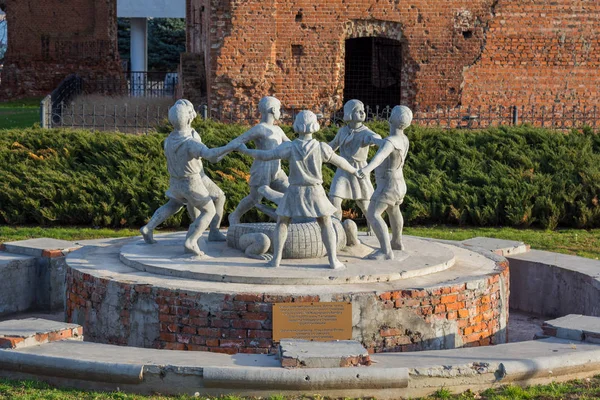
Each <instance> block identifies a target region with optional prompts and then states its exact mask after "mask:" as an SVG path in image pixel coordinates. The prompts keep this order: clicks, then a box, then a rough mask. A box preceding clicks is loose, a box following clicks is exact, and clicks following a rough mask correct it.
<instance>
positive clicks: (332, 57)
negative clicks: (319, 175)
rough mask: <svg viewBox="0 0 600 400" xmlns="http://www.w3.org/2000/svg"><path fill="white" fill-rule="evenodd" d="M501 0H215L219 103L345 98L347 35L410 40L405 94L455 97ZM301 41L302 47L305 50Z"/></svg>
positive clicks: (213, 50) (213, 68)
mask: <svg viewBox="0 0 600 400" xmlns="http://www.w3.org/2000/svg"><path fill="white" fill-rule="evenodd" d="M493 5H494V1H493V0H476V1H470V2H465V1H462V0H449V1H446V2H444V6H443V7H440V6H439V3H438V2H437V1H431V0H420V1H411V2H399V1H392V0H386V1H375V0H370V1H364V0H349V1H345V2H343V3H340V2H319V3H318V4H317V3H315V2H311V1H307V0H287V1H285V0H270V1H247V2H239V1H219V2H217V1H211V2H210V10H209V11H210V12H205V18H207V20H206V23H207V24H208V23H210V31H209V32H210V33H209V34H210V38H209V41H210V57H209V59H210V64H209V87H208V91H209V98H210V100H211V106H213V107H214V106H215V105H216V104H222V105H225V106H227V105H228V104H230V103H234V104H235V103H247V102H249V101H251V102H254V103H256V102H257V101H258V99H259V98H260V97H261V96H263V95H265V94H267V93H268V94H273V95H275V96H277V97H279V98H280V99H281V100H282V101H283V103H284V104H285V105H286V106H289V107H291V106H295V107H309V106H321V105H329V106H339V105H340V104H341V101H342V96H343V86H344V52H345V47H344V44H345V39H349V38H356V37H367V36H382V37H387V38H390V39H397V40H399V41H400V42H401V43H402V46H403V47H402V53H403V65H402V71H401V77H402V87H403V88H402V92H401V98H402V102H403V103H405V104H409V105H412V106H414V105H419V106H428V105H433V104H442V105H456V104H457V103H458V102H459V101H460V90H461V83H462V81H463V77H462V71H463V69H464V68H466V67H468V66H469V65H471V64H473V63H474V62H475V61H476V60H477V59H478V58H479V57H480V56H481V49H482V47H483V45H484V36H485V35H484V34H485V29H486V27H487V23H488V21H489V19H490V17H491V15H492V9H493ZM293 46H302V49H301V55H298V54H299V53H298V52H296V53H294V54H293V50H292V48H293Z"/></svg>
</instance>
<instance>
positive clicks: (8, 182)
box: [0, 121, 600, 229]
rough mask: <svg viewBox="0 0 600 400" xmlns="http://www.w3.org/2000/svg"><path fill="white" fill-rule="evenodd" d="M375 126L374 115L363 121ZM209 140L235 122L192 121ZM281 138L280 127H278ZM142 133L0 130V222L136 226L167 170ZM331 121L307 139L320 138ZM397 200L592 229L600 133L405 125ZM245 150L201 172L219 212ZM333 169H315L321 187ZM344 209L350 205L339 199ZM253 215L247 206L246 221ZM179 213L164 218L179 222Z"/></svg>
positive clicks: (466, 218)
mask: <svg viewBox="0 0 600 400" xmlns="http://www.w3.org/2000/svg"><path fill="white" fill-rule="evenodd" d="M371 128H372V129H373V130H375V131H377V132H378V133H380V134H382V135H384V136H385V135H386V134H387V129H388V127H387V124H386V123H374V124H371ZM196 129H197V130H198V132H199V133H200V134H201V135H202V138H203V141H204V142H205V143H206V144H207V145H208V146H209V147H215V146H223V145H225V144H227V143H228V142H229V141H230V140H231V139H233V138H234V137H236V136H238V135H239V134H241V133H242V132H244V131H245V130H246V129H247V127H244V126H240V125H224V124H219V123H215V122H211V121H207V122H204V121H197V122H196ZM284 130H285V131H286V133H287V134H288V135H289V136H290V137H292V132H291V130H290V128H289V127H284ZM160 131H161V132H159V133H156V134H151V135H148V136H132V135H123V134H117V133H91V132H87V131H70V130H50V131H45V130H40V129H28V130H12V131H3V132H1V133H0V223H3V224H39V225H93V226H102V227H130V226H141V225H143V224H144V223H145V222H146V221H147V220H148V219H149V218H150V217H151V215H152V213H153V212H154V210H155V209H156V208H157V207H159V206H160V205H162V204H163V203H164V202H165V200H166V199H165V196H164V193H165V191H166V190H167V187H168V173H167V170H166V161H165V158H164V155H163V150H162V142H163V141H164V138H165V137H166V134H167V132H168V131H169V127H168V126H164V127H162V128H161V129H160ZM335 132H336V129H335V128H324V129H323V130H322V131H321V132H319V133H318V134H317V136H316V137H317V139H319V140H323V141H329V140H331V139H332V138H333V136H334V135H335ZM407 134H408V136H409V139H410V141H411V149H410V151H409V156H408V160H407V163H406V166H405V176H406V179H407V184H408V195H407V198H406V200H405V203H404V205H403V206H402V210H403V213H404V215H405V219H406V221H407V223H412V224H415V223H418V224H429V223H443V224H461V225H476V226H500V225H502V226H515V227H519V226H520V227H527V226H532V225H533V226H538V227H543V228H549V229H554V228H556V227H558V226H565V227H567V226H568V227H578V228H592V227H600V205H599V204H598V203H599V201H598V195H599V193H600V137H598V136H597V135H595V134H593V133H592V132H590V131H587V130H584V131H581V132H571V133H569V134H564V133H560V132H554V131H549V130H542V129H537V128H532V127H528V126H523V127H517V128H497V129H488V130H484V131H465V130H456V131H444V130H437V129H431V128H418V127H411V128H409V130H408V131H407ZM250 164H251V159H250V158H248V157H247V156H244V155H241V154H239V153H232V154H231V155H229V156H228V157H226V158H225V159H224V160H223V161H221V162H220V163H218V164H215V165H213V164H210V163H205V167H206V170H207V174H208V175H210V176H211V178H213V180H214V181H215V182H216V183H217V184H218V185H219V186H220V187H221V188H222V189H223V190H224V191H225V193H226V195H227V204H226V212H227V213H229V212H231V211H232V210H233V208H234V207H235V205H236V204H237V203H238V202H239V201H240V200H241V199H242V198H243V197H244V196H245V195H247V193H248V190H249V188H248V184H247V179H248V178H249V176H248V170H249V166H250ZM333 172H334V169H333V168H331V167H329V166H327V167H325V169H324V178H325V187H326V189H327V188H328V187H329V184H330V182H331V178H332V177H333ZM348 205H349V206H350V207H352V206H353V205H352V204H351V203H349V204H348ZM262 218H264V216H262V215H260V214H259V213H258V212H256V211H253V212H251V213H249V214H247V216H246V219H247V220H260V219H262ZM187 223H188V220H187V216H186V215H185V213H184V212H181V213H179V214H178V215H176V216H175V217H173V218H171V219H170V220H169V221H167V225H168V226H171V227H178V226H180V225H182V224H187Z"/></svg>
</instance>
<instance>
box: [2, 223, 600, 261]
mask: <svg viewBox="0 0 600 400" xmlns="http://www.w3.org/2000/svg"><path fill="white" fill-rule="evenodd" d="M160 232H161V231H157V233H160ZM162 232H164V231H162ZM404 233H405V234H406V235H412V236H421V237H430V238H436V239H447V240H465V239H470V238H473V237H477V236H484V237H492V238H499V239H508V240H518V241H522V242H525V243H527V244H529V245H531V247H532V248H534V249H537V250H548V251H553V252H557V253H565V254H571V255H578V256H581V257H588V258H593V259H598V258H600V229H594V230H588V231H586V230H581V229H564V230H557V231H544V230H536V229H514V228H459V227H456V226H430V227H407V228H406V229H405V230H404ZM136 235H139V232H138V230H137V229H119V230H113V229H93V228H79V227H60V228H43V227H12V226H0V243H2V242H11V241H15V240H23V239H30V238H39V237H49V238H54V239H63V240H71V241H74V240H83V239H97V238H115V237H125V236H136Z"/></svg>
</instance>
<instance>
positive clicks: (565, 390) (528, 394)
mask: <svg viewBox="0 0 600 400" xmlns="http://www.w3.org/2000/svg"><path fill="white" fill-rule="evenodd" d="M599 397H600V376H596V377H594V378H591V379H585V380H576V381H570V382H565V383H551V384H549V385H542V386H532V387H528V388H521V387H519V386H504V387H499V388H496V389H489V390H486V391H484V392H481V393H474V392H470V391H468V392H465V393H462V394H458V395H453V394H451V393H450V392H449V391H447V390H445V389H440V390H438V391H437V392H436V393H435V395H433V396H430V397H427V398H426V399H427V400H434V399H436V400H437V399H450V400H463V399H464V400H466V399H482V400H520V399H539V400H542V399H543V400H554V399H556V400H558V399H565V400H567V399H581V400H583V399H597V398H599ZM194 398H198V397H191V396H178V397H166V396H158V395H157V396H140V395H131V394H125V393H122V392H116V393H97V392H82V391H77V390H59V389H56V388H53V387H51V386H49V385H47V384H45V383H42V382H32V381H6V380H0V399H15V400H25V399H27V400H33V399H54V400H78V399H121V400H134V399H139V400H142V399H144V400H166V399H194ZM200 398H202V399H205V400H242V399H249V400H250V399H252V400H258V399H259V398H244V397H238V396H224V397H209V398H207V397H204V396H203V397H200ZM285 399H290V400H292V399H293V400H296V399H297V400H301V399H302V400H304V399H306V400H309V399H310V400H324V399H325V398H324V397H322V396H319V395H316V394H315V395H313V396H310V397H308V396H307V397H299V396H296V397H291V396H290V397H284V396H271V397H268V398H262V400H285ZM415 400H416V399H415ZM422 400H425V399H422Z"/></svg>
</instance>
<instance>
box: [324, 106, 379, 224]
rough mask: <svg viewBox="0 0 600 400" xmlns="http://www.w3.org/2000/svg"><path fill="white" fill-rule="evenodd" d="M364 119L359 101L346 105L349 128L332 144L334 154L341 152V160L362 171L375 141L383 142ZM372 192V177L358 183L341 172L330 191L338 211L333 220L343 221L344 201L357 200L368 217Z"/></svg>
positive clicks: (363, 111)
mask: <svg viewBox="0 0 600 400" xmlns="http://www.w3.org/2000/svg"><path fill="white" fill-rule="evenodd" d="M365 118H366V114H365V106H364V104H363V103H362V102H361V101H359V100H350V101H348V102H347V103H346V104H345V105H344V121H345V122H346V124H347V125H346V126H344V127H343V128H341V129H340V130H339V131H338V133H337V135H335V138H334V139H333V140H332V141H331V143H329V146H331V148H333V150H337V149H340V156H342V157H343V158H344V159H345V160H346V161H348V162H349V163H350V165H352V166H353V167H355V168H359V169H360V168H364V167H366V166H367V156H368V154H369V146H371V145H372V144H373V143H374V140H376V139H381V136H379V135H378V134H376V133H375V132H373V131H371V130H370V129H369V128H367V127H366V126H365V125H363V122H364V121H365ZM373 191H374V190H373V184H372V183H371V178H370V176H369V175H366V179H358V178H357V177H356V176H354V175H352V174H349V173H348V172H346V171H344V170H343V169H340V168H338V170H337V171H336V172H335V175H334V176H333V181H332V182H331V189H330V190H329V199H330V200H331V202H332V203H333V205H334V206H335V208H336V209H337V211H336V213H335V214H334V216H335V217H337V218H338V219H340V220H341V219H342V201H343V200H344V199H350V200H355V201H356V204H357V205H358V207H359V208H360V209H361V211H362V212H363V215H365V216H366V215H367V210H368V209H369V200H370V199H371V196H372V195H373Z"/></svg>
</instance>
